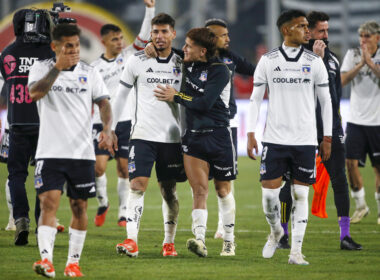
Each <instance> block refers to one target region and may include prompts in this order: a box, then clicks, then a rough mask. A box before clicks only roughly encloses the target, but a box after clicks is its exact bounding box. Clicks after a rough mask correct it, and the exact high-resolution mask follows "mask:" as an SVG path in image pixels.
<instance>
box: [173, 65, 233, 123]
mask: <svg viewBox="0 0 380 280" xmlns="http://www.w3.org/2000/svg"><path fill="white" fill-rule="evenodd" d="M182 79H183V80H182V85H181V92H179V93H178V94H177V95H176V96H175V97H174V101H175V102H177V103H179V104H181V105H183V106H184V107H185V108H186V125H187V129H189V130H202V129H210V128H217V127H228V126H229V116H230V112H229V110H228V102H229V95H230V91H229V89H228V87H226V86H227V84H228V83H229V82H230V73H229V70H228V68H227V67H226V65H225V64H224V63H223V62H222V61H221V60H220V59H218V58H211V59H210V60H209V61H208V62H193V63H185V64H184V65H183V78H182Z"/></svg>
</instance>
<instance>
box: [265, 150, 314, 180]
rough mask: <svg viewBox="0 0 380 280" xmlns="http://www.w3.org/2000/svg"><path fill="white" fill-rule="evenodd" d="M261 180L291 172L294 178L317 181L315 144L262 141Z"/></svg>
mask: <svg viewBox="0 0 380 280" xmlns="http://www.w3.org/2000/svg"><path fill="white" fill-rule="evenodd" d="M262 144H263V152H262V156H261V165H260V181H262V180H272V179H276V178H279V177H283V176H284V175H285V174H286V173H288V174H289V172H290V174H291V178H292V179H296V180H298V181H300V182H303V183H308V184H314V183H315V175H316V169H315V152H316V147H315V146H291V145H277V144H271V143H262Z"/></svg>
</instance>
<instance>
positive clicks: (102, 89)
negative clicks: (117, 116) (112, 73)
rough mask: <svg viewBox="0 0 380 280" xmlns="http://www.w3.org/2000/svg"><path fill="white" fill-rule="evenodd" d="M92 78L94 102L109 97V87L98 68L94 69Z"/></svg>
mask: <svg viewBox="0 0 380 280" xmlns="http://www.w3.org/2000/svg"><path fill="white" fill-rule="evenodd" d="M91 80H92V81H93V83H94V84H93V85H92V100H93V101H94V102H97V101H100V100H102V99H105V98H109V96H110V95H109V92H108V89H107V87H106V84H105V83H104V81H103V79H102V76H100V73H99V72H98V70H96V69H94V70H93V72H92V77H91Z"/></svg>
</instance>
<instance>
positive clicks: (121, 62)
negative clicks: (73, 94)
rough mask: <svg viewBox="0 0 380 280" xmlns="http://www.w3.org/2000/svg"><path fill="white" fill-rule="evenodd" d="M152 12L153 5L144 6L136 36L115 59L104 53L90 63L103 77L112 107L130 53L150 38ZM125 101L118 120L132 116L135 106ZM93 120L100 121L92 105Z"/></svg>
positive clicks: (125, 119) (97, 111)
mask: <svg viewBox="0 0 380 280" xmlns="http://www.w3.org/2000/svg"><path fill="white" fill-rule="evenodd" d="M154 12H155V8H154V7H152V8H148V7H146V8H145V16H144V20H143V23H142V25H141V29H140V32H139V34H138V36H137V37H136V39H135V41H134V42H133V43H132V44H130V45H129V46H128V47H126V48H125V49H123V51H122V52H121V53H120V54H119V55H118V56H117V57H116V58H115V59H112V60H108V59H106V58H105V57H104V55H102V56H101V57H99V58H98V59H97V60H95V61H94V62H93V63H91V65H92V66H94V67H95V69H97V70H98V71H99V73H100V75H101V76H102V77H103V80H104V82H105V84H106V86H107V88H108V91H109V93H110V98H111V106H112V107H113V106H114V104H113V100H114V98H113V97H114V96H115V94H116V92H117V87H118V85H119V81H120V75H121V73H122V72H123V69H124V66H125V63H126V61H127V59H128V58H129V57H130V56H131V55H133V54H135V53H136V52H138V51H140V50H143V49H144V47H145V44H146V43H147V42H148V41H149V39H150V29H151V20H152V18H153V17H154ZM128 98H129V99H130V100H132V99H133V96H131V95H130V96H129V97H128ZM127 102H128V103H127V104H128V106H127V108H126V109H125V110H124V111H123V113H122V116H121V117H120V121H127V120H131V119H132V117H133V114H134V112H133V111H132V110H133V109H134V108H135V106H134V104H133V102H130V101H127ZM93 122H94V123H95V124H99V123H100V124H101V123H102V121H101V119H100V114H99V108H98V106H95V107H94V116H93Z"/></svg>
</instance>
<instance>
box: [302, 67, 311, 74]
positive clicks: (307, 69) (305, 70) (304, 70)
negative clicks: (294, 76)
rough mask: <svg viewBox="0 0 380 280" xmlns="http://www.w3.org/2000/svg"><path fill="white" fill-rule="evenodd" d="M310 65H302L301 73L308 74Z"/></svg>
mask: <svg viewBox="0 0 380 280" xmlns="http://www.w3.org/2000/svg"><path fill="white" fill-rule="evenodd" d="M310 71H311V67H310V66H309V65H304V66H302V73H304V74H310Z"/></svg>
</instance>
